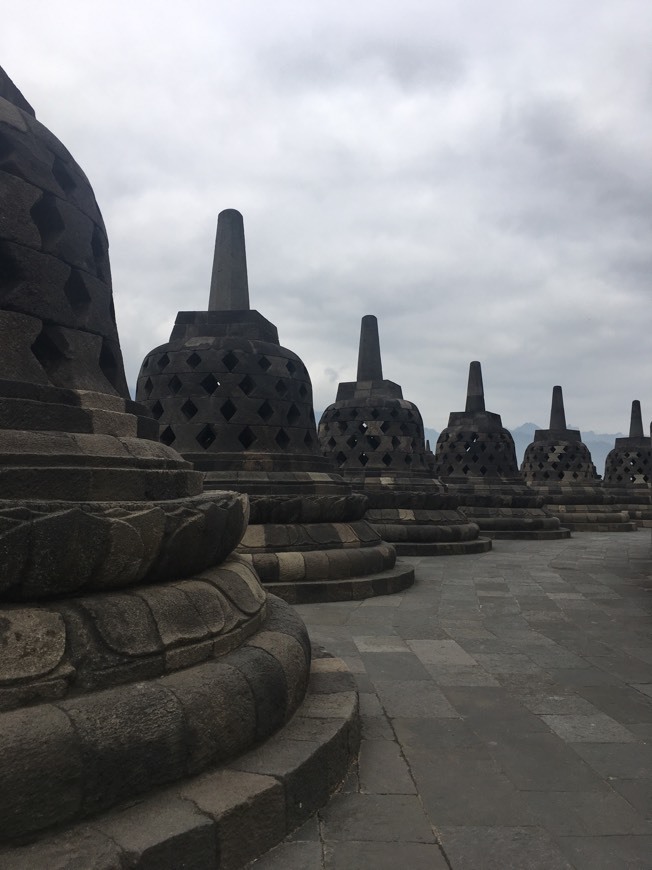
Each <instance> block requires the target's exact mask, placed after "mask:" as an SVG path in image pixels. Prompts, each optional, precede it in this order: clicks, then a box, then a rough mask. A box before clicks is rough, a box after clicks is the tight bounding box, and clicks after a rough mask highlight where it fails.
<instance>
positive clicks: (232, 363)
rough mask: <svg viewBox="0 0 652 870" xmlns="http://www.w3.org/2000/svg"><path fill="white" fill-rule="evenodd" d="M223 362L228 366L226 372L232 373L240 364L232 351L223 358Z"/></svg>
mask: <svg viewBox="0 0 652 870" xmlns="http://www.w3.org/2000/svg"><path fill="white" fill-rule="evenodd" d="M222 362H223V363H224V365H225V366H226V370H227V371H229V372H232V371H233V369H234V368H235V367H236V366H237V364H238V357H237V356H236V355H235V354H234V353H233V351H232V350H230V351H229V352H228V353H227V354H225V355H224V356H223V357H222Z"/></svg>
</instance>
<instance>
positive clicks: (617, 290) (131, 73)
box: [0, 0, 652, 432]
mask: <svg viewBox="0 0 652 870" xmlns="http://www.w3.org/2000/svg"><path fill="white" fill-rule="evenodd" d="M651 46H652V7H651V6H650V2H649V0H618V2H616V0H546V2H545V3H533V2H528V0H492V2H487V0H446V2H444V0H418V2H417V0H402V2H401V3H397V2H391V3H390V2H384V0H358V2H356V0H346V2H340V0H321V2H313V0H270V2H264V0H231V2H229V3H225V2H220V0H210V2H199V0H184V2H183V3H176V4H175V3H169V2H168V3H162V2H160V0H159V2H156V3H154V2H148V0H131V2H129V3H125V2H122V0H113V2H110V3H99V2H95V3H91V2H89V0H83V2H76V0H61V2H59V3H45V2H43V0H40V2H33V0H21V3H19V4H13V5H12V8H11V13H10V14H7V15H5V16H3V21H2V28H1V30H0V63H2V65H3V66H4V67H5V69H6V71H7V73H8V74H9V75H10V76H11V77H12V78H13V79H14V81H15V83H16V84H17V85H18V87H19V88H21V90H22V91H23V93H24V94H25V96H26V98H27V99H28V100H29V101H30V102H31V103H32V105H33V106H34V109H35V111H36V114H37V117H38V118H39V119H40V120H41V121H42V122H43V123H45V124H46V125H47V126H48V127H50V129H51V130H52V131H53V132H54V133H55V134H56V135H57V136H58V137H59V138H60V139H61V140H62V141H63V142H64V144H65V145H66V146H67V147H68V148H69V150H70V151H71V152H72V153H73V155H74V156H75V158H76V159H77V161H78V162H79V163H80V165H81V166H82V168H83V169H84V170H85V172H86V174H87V175H88V176H89V178H90V180H91V183H92V184H93V187H94V189H95V193H96V196H97V199H98V202H99V205H100V208H101V209H102V212H103V215H104V218H105V221H106V224H107V229H108V233H109V241H110V245H111V250H110V254H111V264H112V270H113V288H114V295H115V305H116V312H117V319H118V327H119V330H120V337H121V341H122V349H123V354H124V358H125V366H126V370H127V379H128V381H129V383H130V384H132V385H133V384H134V383H135V379H136V376H137V372H138V369H139V367H140V362H141V360H142V357H143V356H144V355H145V353H146V352H147V351H148V350H149V349H151V348H152V347H153V346H155V345H157V344H160V343H162V342H164V341H166V340H167V338H168V336H169V333H170V329H171V326H172V323H173V321H174V317H175V315H176V312H177V310H179V309H182V310H192V309H205V308H206V307H207V303H208V291H209V283H210V270H211V266H212V249H213V243H214V235H215V221H216V217H217V213H218V212H219V211H221V210H222V209H223V208H237V209H239V210H240V211H241V212H242V213H243V215H244V219H245V232H246V237H247V250H248V265H249V286H250V296H251V303H252V307H253V308H257V309H258V310H259V311H261V312H262V313H263V314H264V315H265V316H266V317H268V318H269V319H270V320H272V321H273V322H274V323H275V324H276V325H277V326H278V329H279V335H280V338H281V344H283V345H285V346H286V347H289V348H291V349H292V350H294V351H296V352H297V353H298V354H299V355H300V356H301V357H302V358H303V360H304V362H305V363H306V365H307V366H308V369H309V371H310V374H311V377H312V381H313V387H314V393H315V406H316V408H317V410H322V409H323V408H324V407H325V406H326V405H327V404H328V403H329V402H331V401H333V400H334V398H335V392H336V387H337V383H338V381H340V380H352V379H354V378H355V370H356V356H357V346H358V337H359V327H360V318H361V316H362V315H364V314H375V315H376V316H377V317H378V319H379V324H380V337H381V346H382V352H383V367H384V374H385V377H386V378H389V379H391V380H394V381H397V382H398V383H400V384H401V385H402V387H403V393H404V396H405V398H408V399H410V400H412V401H414V402H416V403H417V404H418V405H419V407H420V409H421V412H422V414H423V417H424V420H425V422H426V425H427V426H430V427H433V428H437V429H441V428H442V427H443V426H445V424H446V421H447V418H448V413H449V411H452V410H461V409H462V408H463V406H464V395H465V389H466V379H467V373H468V363H469V361H470V360H472V359H479V360H480V361H481V362H482V364H483V373H484V383H485V393H486V399H487V408H488V410H491V411H495V412H498V413H501V414H502V416H503V422H504V423H505V424H506V425H508V426H515V425H518V424H520V423H523V422H525V421H533V422H537V423H539V424H541V425H544V426H547V424H548V416H549V408H550V396H551V392H552V386H553V385H554V384H562V385H563V387H564V395H565V400H566V414H567V419H568V420H569V422H571V423H572V424H573V425H577V426H579V427H581V428H582V429H585V430H589V429H593V430H597V431H611V432H615V431H618V430H621V431H622V430H625V429H626V428H627V425H628V421H629V410H630V405H631V400H632V399H634V398H638V399H640V400H641V402H642V406H643V416H644V421H645V423H646V425H647V422H648V421H649V419H650V417H651V416H652V377H651V372H650V360H651V358H652V346H651V345H652V294H651V288H650V282H651V280H652V169H651V166H652V108H651V107H652V48H651Z"/></svg>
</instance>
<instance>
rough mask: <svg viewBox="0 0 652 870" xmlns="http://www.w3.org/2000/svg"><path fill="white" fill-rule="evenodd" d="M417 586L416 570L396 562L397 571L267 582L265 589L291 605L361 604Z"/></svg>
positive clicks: (393, 569)
mask: <svg viewBox="0 0 652 870" xmlns="http://www.w3.org/2000/svg"><path fill="white" fill-rule="evenodd" d="M413 583H414V567H413V566H412V565H408V564H405V563H401V562H396V564H395V565H394V567H393V568H391V569H389V570H387V571H381V572H379V573H377V574H367V575H366V576H364V577H360V576H354V577H342V578H340V579H337V580H310V579H307V578H304V579H303V580H301V581H299V582H289V583H285V582H267V583H265V588H266V589H267V590H268V591H269V592H272V593H273V594H274V595H278V597H279V598H282V599H283V600H284V601H287V602H288V604H320V603H324V602H328V601H361V600H362V599H364V598H372V597H373V596H376V595H393V594H394V593H396V592H403V591H404V590H405V589H409V588H410V586H412V584H413Z"/></svg>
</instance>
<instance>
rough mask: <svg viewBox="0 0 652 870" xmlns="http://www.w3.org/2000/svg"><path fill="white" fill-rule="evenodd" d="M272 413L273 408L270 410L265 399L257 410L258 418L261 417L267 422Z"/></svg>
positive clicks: (270, 407)
mask: <svg viewBox="0 0 652 870" xmlns="http://www.w3.org/2000/svg"><path fill="white" fill-rule="evenodd" d="M273 413H274V408H272V406H271V405H270V404H269V402H268V401H267V399H265V401H264V402H263V404H262V405H261V406H260V408H259V409H258V416H259V417H262V419H263V420H264V421H265V422H267V421H268V420H269V418H270V417H271V416H272V414H273Z"/></svg>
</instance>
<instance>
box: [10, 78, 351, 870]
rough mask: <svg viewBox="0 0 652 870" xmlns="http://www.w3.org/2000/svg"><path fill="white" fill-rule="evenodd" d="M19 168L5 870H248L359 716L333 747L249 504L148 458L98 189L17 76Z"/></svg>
mask: <svg viewBox="0 0 652 870" xmlns="http://www.w3.org/2000/svg"><path fill="white" fill-rule="evenodd" d="M0 146H1V147H0V202H1V203H2V206H1V208H0V336H1V338H2V341H1V342H0V406H1V407H2V411H3V413H2V416H1V418H0V481H1V483H2V486H1V488H0V492H1V495H2V498H1V499H0V546H1V552H2V557H3V558H2V560H1V561H0V621H1V624H2V653H3V654H2V658H1V661H0V866H1V867H2V868H3V870H18V868H27V867H29V868H46V867H47V868H51V867H73V866H74V867H103V868H108V867H112V868H114V867H116V868H117V867H126V866H130V867H145V866H147V867H154V866H156V867H160V868H163V867H180V866H184V864H183V862H186V864H185V866H192V867H193V868H196V870H208V868H213V867H215V866H217V861H218V854H219V855H220V867H223V866H225V867H236V866H241V864H242V863H244V862H245V861H246V860H250V859H252V858H255V857H257V856H258V855H259V854H260V853H261V852H262V851H264V850H265V849H266V848H269V846H271V845H273V844H274V842H277V841H278V840H279V839H281V838H282V837H283V836H284V835H285V834H286V832H287V830H288V829H289V828H291V826H292V825H295V824H297V823H298V821H300V820H301V818H302V817H303V818H305V817H306V816H307V815H308V814H310V813H311V812H312V811H314V809H316V807H317V806H319V805H320V804H321V803H323V802H325V800H326V798H327V796H328V793H329V790H330V789H332V788H333V787H334V786H335V784H336V782H335V780H336V779H337V778H338V777H339V778H341V777H343V776H344V774H345V772H346V768H347V766H348V761H349V759H350V757H351V753H352V752H354V751H355V744H356V739H357V737H356V735H357V721H356V703H357V701H356V698H355V693H354V691H353V688H352V685H351V683H350V682H349V691H348V694H347V690H346V681H347V676H346V673H343V674H342V686H343V687H344V689H345V691H344V695H343V704H342V707H341V708H338V709H337V710H335V712H336V714H337V713H338V712H341V714H342V715H341V716H339V718H338V717H337V715H336V721H337V725H335V724H334V722H333V723H330V727H329V728H327V729H326V730H325V731H324V732H323V736H321V732H320V731H319V730H318V727H317V725H319V727H321V720H319V723H315V721H314V720H315V718H316V716H315V713H314V710H315V709H316V708H317V707H318V704H315V703H314V692H312V691H311V693H309V694H308V696H306V690H307V686H308V679H309V675H310V669H311V649H310V644H309V639H308V636H307V633H306V629H305V626H304V625H303V623H302V621H301V620H300V619H299V617H298V616H297V614H296V613H295V612H294V611H293V610H292V608H290V607H288V606H287V605H286V604H285V603H284V602H282V601H279V600H278V599H276V598H274V597H273V596H269V595H267V593H266V591H265V589H264V588H263V587H262V586H261V584H260V581H259V579H258V577H257V575H256V572H255V570H254V569H253V567H252V565H251V561H250V560H248V559H246V558H244V557H242V556H239V555H236V554H234V552H233V551H234V548H235V547H236V546H237V545H238V543H239V542H240V540H241V538H242V535H243V533H244V531H245V528H246V525H247V517H248V512H249V508H248V502H247V498H246V497H245V496H243V495H241V494H239V493H234V492H213V493H207V494H203V493H202V475H201V473H199V472H197V471H194V470H193V469H192V466H191V465H190V463H189V462H187V461H185V460H184V459H182V457H181V456H179V454H178V453H176V451H174V450H173V449H171V448H170V447H169V446H166V445H164V444H161V443H159V442H158V441H157V440H147V439H151V438H152V437H153V436H155V435H156V434H157V427H156V425H155V423H154V421H153V420H152V419H151V418H150V417H149V416H148V415H147V413H146V411H145V409H144V408H142V406H140V405H138V404H136V403H135V402H132V401H130V399H129V398H128V393H127V389H126V382H125V377H124V370H123V365H122V359H121V354H120V345H119V341H118V334H117V329H116V325H115V318H114V315H113V299H112V289H111V278H110V270H109V260H108V242H107V238H106V233H105V230H104V225H103V223H102V218H101V215H100V212H99V210H98V208H97V205H96V203H95V198H94V196H93V192H92V189H91V187H90V185H89V183H88V181H87V180H86V178H85V176H84V175H83V173H82V172H81V170H80V169H79V167H78V166H77V164H76V163H75V162H74V160H73V159H72V157H71V156H70V154H69V153H68V152H67V151H66V149H65V148H64V147H63V146H62V145H61V143H60V142H59V141H58V140H57V139H56V138H55V137H54V136H53V135H52V134H51V133H50V132H49V131H48V130H47V129H46V128H45V127H43V126H42V125H41V124H39V122H38V121H37V120H36V119H35V117H34V114H33V111H32V110H31V108H30V107H29V104H27V102H26V101H25V100H24V98H23V97H22V95H21V94H20V93H19V92H18V90H17V89H16V88H15V86H14V85H13V83H12V82H11V81H10V80H9V79H8V77H7V76H6V74H5V73H4V71H3V70H1V69H0ZM331 667H332V668H333V670H334V671H337V669H338V667H340V669H341V666H338V664H337V662H336V661H335V662H333V663H332V665H331ZM320 670H322V671H326V668H324V665H323V662H322V664H321V665H320V664H319V662H316V663H315V666H314V667H313V671H314V672H315V673H316V674H317V682H316V686H317V689H316V691H320V688H319V673H318V672H319V671H320ZM349 680H350V678H349ZM323 690H324V684H323V680H322V686H321V691H323ZM304 698H306V700H305V701H304ZM346 698H348V699H349V702H348V703H349V707H348V708H347V706H346ZM311 704H312V707H311ZM304 713H305V715H306V716H307V717H308V718H310V717H311V716H312V719H313V721H312V722H307V723H304V731H305V730H306V729H307V730H308V731H309V730H310V728H311V727H312V728H313V731H312V732H311V733H313V734H315V735H320V736H319V737H318V738H317V739H316V741H312V745H310V741H308V742H306V740H305V733H298V732H297V729H296V727H295V728H294V731H293V730H292V726H291V725H289V724H287V723H289V720H290V718H292V717H293V716H294V719H293V722H296V721H297V718H298V717H300V716H302V715H303V714H304ZM295 714H297V716H295ZM281 728H286V729H290V731H289V732H287V731H284V733H285V734H286V735H287V739H289V740H291V741H293V743H291V750H292V751H291V752H290V756H291V758H292V762H291V763H287V764H286V768H285V772H284V773H283V774H278V773H277V774H276V778H272V777H273V776H274V773H273V771H274V770H276V771H278V770H279V757H280V755H281V753H280V752H279V750H278V749H277V750H276V755H275V758H272V757H271V756H270V753H271V755H272V756H273V755H274V752H273V746H274V743H273V741H272V742H271V743H270V742H266V738H268V737H270V736H271V735H273V734H274V733H275V732H278V731H279V729H281ZM300 730H301V729H299V731H300ZM254 746H257V747H258V748H257V749H256V753H258V756H259V758H260V756H261V754H262V758H263V760H262V761H259V767H258V768H257V771H258V775H255V776H253V775H252V774H251V773H250V772H247V771H250V770H251V767H250V765H251V761H247V760H246V759H248V758H249V755H248V754H245V753H248V752H249V751H250V750H253V747H254ZM268 749H269V752H267V755H266V754H265V753H266V751H267V750H268ZM294 750H296V751H294ZM287 759H288V754H287V753H285V754H284V755H283V760H284V761H285V762H287ZM218 765H222V767H218ZM226 765H228V767H227V766H226ZM310 765H312V769H311V771H310V779H309V780H307V778H306V775H305V773H303V772H302V771H304V770H307V768H308V767H310ZM329 767H331V769H330V770H329V769H327V768H329ZM265 773H266V774H268V775H266V776H264V775H262V774H265ZM290 780H292V783H293V785H290V784H289V783H290ZM286 781H287V783H288V785H287V786H286ZM274 788H275V789H276V797H275V798H274V800H275V803H274V801H273V800H272V797H273V796H272V792H273V790H274ZM301 789H303V793H302V794H299V792H300V791H301ZM284 790H285V794H284ZM270 800H272V803H270ZM272 804H273V806H272ZM265 806H267V811H268V814H267V816H264V812H265ZM270 812H272V815H271V816H270V815H269V813H270ZM274 813H275V815H274ZM263 816H264V818H265V820H264V823H263V824H262V825H261V821H260V820H261V817H263ZM234 818H237V824H234V823H233V821H232V820H233V819H234ZM135 832H137V834H135ZM238 844H239V849H240V851H239V852H237V848H236V847H237V846H238ZM223 856H226V857H225V858H224V860H222V857H223Z"/></svg>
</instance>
